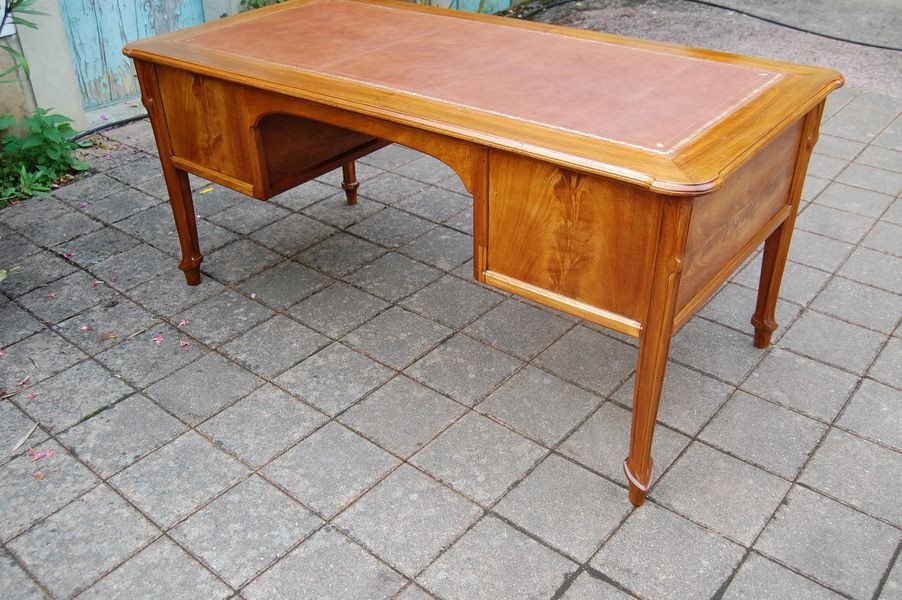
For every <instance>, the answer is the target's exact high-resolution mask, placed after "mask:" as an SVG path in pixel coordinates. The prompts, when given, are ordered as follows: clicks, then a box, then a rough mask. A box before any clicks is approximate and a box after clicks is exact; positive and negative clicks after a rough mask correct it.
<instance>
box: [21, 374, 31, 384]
mask: <svg viewBox="0 0 902 600" xmlns="http://www.w3.org/2000/svg"><path fill="white" fill-rule="evenodd" d="M30 380H31V375H26V376H25V377H23V378H22V379H20V380H19V386H20V387H21V386H23V385H28V382H29V381H30Z"/></svg>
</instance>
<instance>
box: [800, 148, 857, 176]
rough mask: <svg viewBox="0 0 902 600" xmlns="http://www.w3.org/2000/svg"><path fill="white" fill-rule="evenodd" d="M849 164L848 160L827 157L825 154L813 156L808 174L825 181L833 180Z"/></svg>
mask: <svg viewBox="0 0 902 600" xmlns="http://www.w3.org/2000/svg"><path fill="white" fill-rule="evenodd" d="M847 164H848V160H844V159H842V158H836V157H834V156H827V155H825V154H812V156H811V161H810V162H809V163H808V172H809V173H810V174H811V175H814V176H816V177H821V178H823V179H833V178H834V177H836V176H837V175H838V174H839V173H841V172H842V170H843V169H844V168H845V167H846V165H847Z"/></svg>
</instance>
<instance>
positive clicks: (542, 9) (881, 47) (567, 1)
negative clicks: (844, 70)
mask: <svg viewBox="0 0 902 600" xmlns="http://www.w3.org/2000/svg"><path fill="white" fill-rule="evenodd" d="M581 1H583V0H558V1H557V2H552V3H550V4H546V5H544V6H540V7H538V8H535V9H533V10H531V11H529V12H527V13H526V14H522V15H520V14H518V15H516V16H517V18H518V19H531V18H532V17H534V16H536V15H538V14H540V13H543V12H545V11H546V10H551V9H552V8H557V7H558V6H563V5H565V4H571V3H573V2H581ZM685 1H686V2H692V3H693V4H701V5H702V6H710V7H712V8H719V9H721V10H728V11H731V12H734V13H738V14H740V15H745V16H746V17H751V18H753V19H758V20H759V21H764V22H765V23H770V24H771V25H778V26H780V27H785V28H786V29H792V30H794V31H800V32H802V33H809V34H811V35H816V36H818V37H822V38H827V39H828V40H835V41H837V42H845V43H847V44H856V45H858V46H866V47H868V48H876V49H878V50H892V51H894V52H902V48H896V47H895V46H884V45H882V44H872V43H870V42H860V41H858V40H850V39H848V38H844V37H839V36H836V35H830V34H829V33H820V32H818V31H812V30H810V29H805V28H803V27H797V26H796V25H790V24H789V23H783V22H781V21H777V20H775V19H771V18H769V17H762V16H760V15H756V14H753V13H750V12H746V11H744V10H740V9H738V8H733V7H732V6H724V5H722V4H717V3H715V2H707V1H706V0H685Z"/></svg>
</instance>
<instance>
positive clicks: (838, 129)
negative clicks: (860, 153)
mask: <svg viewBox="0 0 902 600" xmlns="http://www.w3.org/2000/svg"><path fill="white" fill-rule="evenodd" d="M895 116H896V111H895V110H894V109H893V108H891V107H890V106H887V105H886V104H885V103H884V102H881V101H880V99H879V98H878V97H876V95H874V94H861V95H860V96H858V97H857V98H855V100H853V101H852V102H851V103H850V104H849V105H848V106H846V107H845V108H843V110H842V111H841V112H840V113H839V114H838V115H837V116H835V117H833V118H832V119H830V120H829V121H827V122H826V123H825V124H824V127H823V128H822V130H821V131H822V132H823V133H826V134H829V135H836V136H838V137H843V138H847V139H850V140H855V141H859V142H869V141H871V140H872V139H874V138H875V137H876V136H877V134H879V133H880V132H881V131H882V130H883V128H884V127H886V126H887V125H888V124H889V123H890V122H892V120H893V118H894V117H895Z"/></svg>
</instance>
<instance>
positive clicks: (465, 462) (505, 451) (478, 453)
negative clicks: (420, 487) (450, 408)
mask: <svg viewBox="0 0 902 600" xmlns="http://www.w3.org/2000/svg"><path fill="white" fill-rule="evenodd" d="M544 454H545V450H544V449H543V448H542V447H541V446H538V445H536V444H534V443H532V442H530V441H529V440H527V439H526V438H523V437H520V436H518V435H517V434H516V433H513V432H511V431H509V430H508V429H505V428H504V427H502V426H501V425H498V424H497V423H495V422H493V421H491V420H490V419H487V418H486V417H483V416H481V415H477V414H475V413H468V414H467V415H465V416H464V417H463V418H462V419H461V420H459V421H458V422H457V423H455V424H454V425H452V426H451V427H449V428H448V429H447V430H445V432H444V433H442V434H441V435H440V436H439V437H438V438H436V439H435V440H434V441H432V442H431V443H430V444H428V445H427V446H426V447H425V448H423V449H422V450H420V452H418V453H417V454H416V455H414V457H413V458H412V459H411V462H412V463H413V464H415V465H416V466H418V467H420V468H422V469H424V470H425V471H427V472H428V473H430V474H431V475H433V476H434V477H436V478H438V479H440V480H442V481H444V482H445V483H447V484H448V485H450V486H451V487H453V488H454V489H456V490H459V491H460V492H463V493H464V494H466V495H467V496H469V497H471V498H473V499H474V500H476V501H477V502H479V503H480V504H482V505H484V506H488V505H491V504H493V503H494V502H495V501H496V500H498V499H499V498H500V497H501V496H502V495H504V493H505V492H506V491H507V489H508V488H510V486H511V485H513V483H514V482H515V481H516V480H518V479H520V478H521V477H522V476H523V475H524V474H525V473H526V472H527V471H528V470H529V469H530V468H532V466H533V465H534V464H536V463H537V462H538V461H539V459H541V458H542V456H544Z"/></svg>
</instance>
